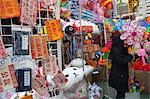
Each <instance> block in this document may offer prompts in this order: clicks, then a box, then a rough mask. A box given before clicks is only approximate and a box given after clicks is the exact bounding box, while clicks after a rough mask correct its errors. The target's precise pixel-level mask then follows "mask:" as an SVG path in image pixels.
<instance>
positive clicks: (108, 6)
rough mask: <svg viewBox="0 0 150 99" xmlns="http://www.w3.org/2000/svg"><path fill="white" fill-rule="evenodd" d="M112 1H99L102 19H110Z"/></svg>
mask: <svg viewBox="0 0 150 99" xmlns="http://www.w3.org/2000/svg"><path fill="white" fill-rule="evenodd" d="M112 2H113V1H112V0H100V5H101V7H102V8H103V12H104V13H103V16H104V17H107V18H108V17H110V16H111V15H110V14H111V10H112V8H113V4H112Z"/></svg>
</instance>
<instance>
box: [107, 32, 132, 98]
mask: <svg viewBox="0 0 150 99" xmlns="http://www.w3.org/2000/svg"><path fill="white" fill-rule="evenodd" d="M132 58H133V57H132V55H131V54H128V49H127V48H126V47H124V42H123V41H122V40H121V39H120V35H119V34H115V35H113V38H112V48H111V52H110V59H111V60H112V67H111V70H110V77H109V86H111V87H113V88H115V89H116V90H117V97H116V99H124V98H125V92H128V77H129V75H128V62H129V61H131V60H132Z"/></svg>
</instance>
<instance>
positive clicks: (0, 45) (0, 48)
mask: <svg viewBox="0 0 150 99" xmlns="http://www.w3.org/2000/svg"><path fill="white" fill-rule="evenodd" d="M4 57H6V50H5V47H4V43H3V40H2V37H1V36H0V58H4Z"/></svg>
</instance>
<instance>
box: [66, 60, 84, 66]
mask: <svg viewBox="0 0 150 99" xmlns="http://www.w3.org/2000/svg"><path fill="white" fill-rule="evenodd" d="M85 64H86V61H85V60H83V59H82V58H75V59H73V60H72V61H71V62H70V63H69V65H68V66H69V67H70V66H71V67H82V66H83V65H85Z"/></svg>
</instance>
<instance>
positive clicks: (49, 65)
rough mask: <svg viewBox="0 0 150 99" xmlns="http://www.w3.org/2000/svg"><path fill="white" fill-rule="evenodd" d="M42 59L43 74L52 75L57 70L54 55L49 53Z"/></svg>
mask: <svg viewBox="0 0 150 99" xmlns="http://www.w3.org/2000/svg"><path fill="white" fill-rule="evenodd" d="M43 61H44V65H43V74H44V75H46V76H47V75H54V74H55V73H56V72H57V71H58V70H59V67H58V65H57V59H56V55H52V54H50V56H49V57H46V58H45V59H43Z"/></svg>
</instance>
